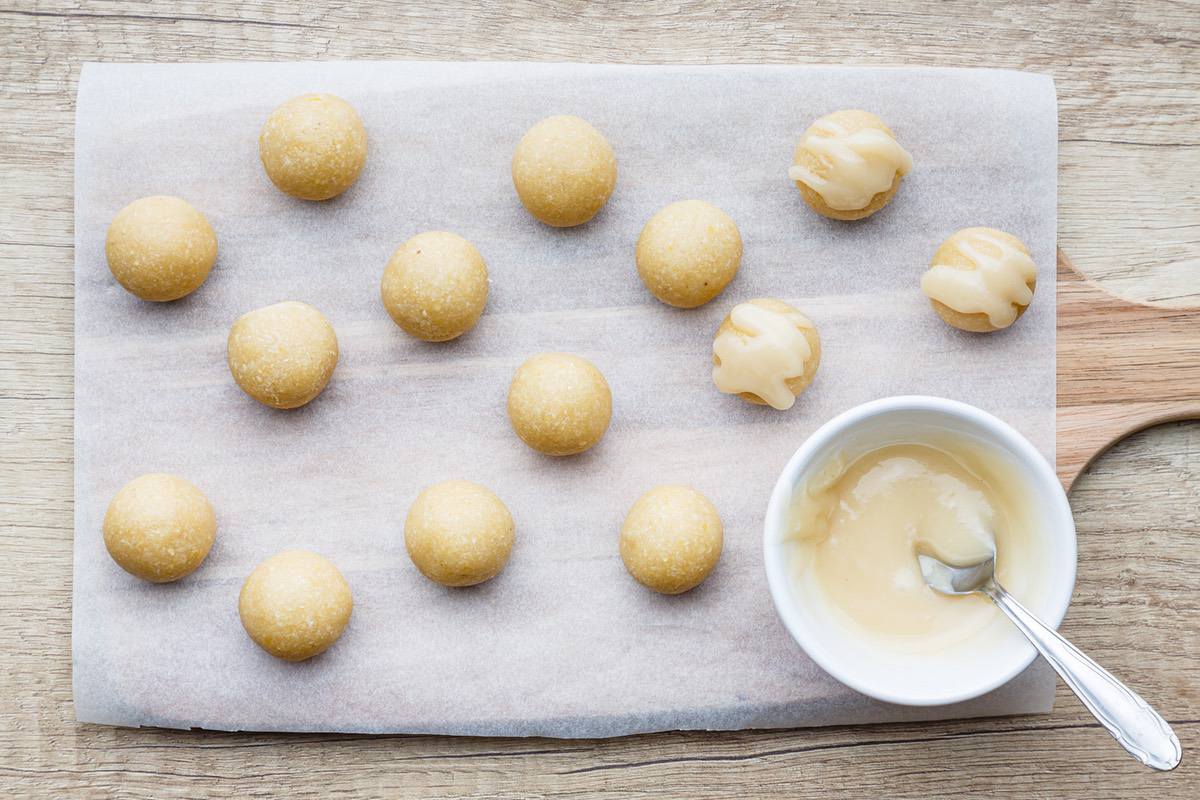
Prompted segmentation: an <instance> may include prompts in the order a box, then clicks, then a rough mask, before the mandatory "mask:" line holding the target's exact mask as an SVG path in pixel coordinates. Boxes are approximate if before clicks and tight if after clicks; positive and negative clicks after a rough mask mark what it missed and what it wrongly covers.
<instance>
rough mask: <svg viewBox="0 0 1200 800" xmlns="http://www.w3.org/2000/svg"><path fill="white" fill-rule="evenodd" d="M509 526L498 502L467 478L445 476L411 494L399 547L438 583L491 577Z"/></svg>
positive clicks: (508, 543) (503, 554) (508, 539)
mask: <svg viewBox="0 0 1200 800" xmlns="http://www.w3.org/2000/svg"><path fill="white" fill-rule="evenodd" d="M513 538H514V527H513V518H512V515H511V514H509V513H508V508H507V507H506V506H505V505H504V502H503V501H502V500H501V499H500V498H499V497H497V496H496V495H495V494H494V493H493V492H492V491H491V490H489V489H487V488H486V487H484V486H480V485H479V484H478V483H471V482H470V481H445V482H443V483H438V484H434V485H433V486H430V487H429V488H427V489H425V490H423V491H422V492H421V493H420V494H419V495H417V499H416V501H415V502H414V503H413V504H412V508H411V509H409V511H408V518H407V519H406V520H405V521H404V546H405V547H406V548H407V549H408V556H409V558H411V559H412V562H413V564H415V565H416V567H417V569H419V570H420V571H421V574H422V575H424V576H425V577H426V578H429V580H431V581H435V582H437V583H440V584H442V585H443V586H474V585H475V584H477V583H483V582H484V581H486V580H489V579H491V578H494V577H496V575H498V574H499V573H500V570H502V569H504V565H505V564H506V563H508V556H509V554H510V553H511V552H512V547H513Z"/></svg>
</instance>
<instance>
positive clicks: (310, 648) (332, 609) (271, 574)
mask: <svg viewBox="0 0 1200 800" xmlns="http://www.w3.org/2000/svg"><path fill="white" fill-rule="evenodd" d="M353 610H354V599H353V598H352V596H351V594H350V585H349V584H348V583H346V579H345V578H343V577H342V573H340V572H338V568H337V567H335V566H334V565H333V564H331V563H330V562H329V561H328V560H327V559H325V558H323V557H321V556H319V555H317V554H316V553H310V552H308V551H305V550H285V551H283V552H282V553H276V554H275V555H273V556H271V557H270V558H268V559H267V560H266V561H264V562H262V563H261V564H259V565H258V566H257V567H255V569H254V571H253V572H251V573H250V577H248V578H246V582H245V583H243V584H242V591H241V594H240V595H238V614H239V615H240V616H241V618H242V627H243V628H245V629H246V633H248V634H250V638H251V639H253V640H254V641H255V642H256V643H257V644H258V646H259V647H261V648H262V649H263V650H266V651H267V652H268V653H270V654H271V655H273V656H275V657H276V658H282V659H284V660H285V661H303V660H304V659H306V658H312V657H313V656H315V655H317V654H318V653H323V652H324V651H326V650H328V649H329V648H330V647H332V646H333V643H334V642H336V641H337V640H338V637H339V636H341V635H342V631H343V630H345V629H346V624H347V623H348V622H349V621H350V612H351V611H353Z"/></svg>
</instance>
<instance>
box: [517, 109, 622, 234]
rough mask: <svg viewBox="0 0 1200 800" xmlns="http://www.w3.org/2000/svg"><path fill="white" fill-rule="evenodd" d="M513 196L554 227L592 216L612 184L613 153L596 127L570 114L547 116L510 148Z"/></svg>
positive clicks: (611, 187)
mask: <svg viewBox="0 0 1200 800" xmlns="http://www.w3.org/2000/svg"><path fill="white" fill-rule="evenodd" d="M512 180H513V186H514V187H515V188H516V190H517V197H519V198H520V199H521V204H522V205H524V206H525V208H526V210H528V211H529V213H530V214H532V215H533V216H534V217H536V218H537V219H538V220H540V221H542V222H544V223H546V224H547V225H553V226H555V227H557V228H563V227H569V226H572V225H582V224H583V223H585V222H587V221H588V220H590V219H591V218H592V217H594V216H596V214H597V212H599V211H600V209H601V208H603V207H604V204H605V203H607V202H608V198H609V197H610V196H611V195H612V193H613V187H615V186H616V185H617V157H616V155H615V154H614V153H613V149H612V146H611V145H609V143H608V140H607V139H605V138H604V135H603V134H601V133H600V131H598V130H596V129H595V128H593V127H592V126H591V125H589V124H588V123H587V122H586V121H584V120H582V119H580V118H579V117H573V116H566V115H563V116H556V117H547V118H546V119H544V120H542V121H541V122H539V123H537V124H536V125H534V126H533V127H532V128H530V129H529V130H528V131H526V132H525V135H524V136H522V137H521V141H519V142H518V143H517V148H516V150H515V151H514V152H513V158H512Z"/></svg>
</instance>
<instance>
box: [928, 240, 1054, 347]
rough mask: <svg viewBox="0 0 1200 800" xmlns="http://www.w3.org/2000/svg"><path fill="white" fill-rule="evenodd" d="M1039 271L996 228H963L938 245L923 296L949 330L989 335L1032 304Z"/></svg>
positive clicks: (1019, 244)
mask: <svg viewBox="0 0 1200 800" xmlns="http://www.w3.org/2000/svg"><path fill="white" fill-rule="evenodd" d="M1036 287H1037V265H1036V264H1034V263H1033V258H1031V257H1030V255H1029V248H1027V247H1026V246H1025V243H1024V242H1022V241H1021V240H1020V239H1018V238H1017V237H1016V236H1013V235H1012V234H1011V233H1005V232H1004V231H998V230H996V229H995V228H963V229H962V230H960V231H956V232H955V233H953V234H951V236H950V238H948V239H946V241H944V242H942V244H941V246H940V247H938V249H937V251H936V252H935V253H934V254H933V260H932V261H930V262H929V269H928V270H926V272H925V274H924V275H923V276H921V291H923V292H924V293H925V296H926V297H928V298H929V301H930V302H931V303H932V304H933V309H934V311H936V312H937V313H938V316H939V317H941V318H942V319H943V320H945V322H946V323H947V324H948V325H953V326H954V327H955V328H958V329H960V330H964V331H970V332H971V333H991V332H993V331H998V330H1001V329H1003V328H1007V327H1008V326H1009V325H1012V324H1013V323H1014V322H1016V321H1017V319H1019V318H1020V316H1021V315H1022V314H1024V313H1025V309H1026V308H1028V306H1029V304H1030V303H1031V302H1032V301H1033V290H1034V289H1035V288H1036Z"/></svg>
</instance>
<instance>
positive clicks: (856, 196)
mask: <svg viewBox="0 0 1200 800" xmlns="http://www.w3.org/2000/svg"><path fill="white" fill-rule="evenodd" d="M792 162H793V163H792V168H791V169H789V170H788V177H789V178H791V179H792V180H793V181H795V182H796V188H798V189H799V190H800V194H801V195H803V197H804V200H805V202H807V203H808V204H809V205H810V206H812V208H813V210H815V211H816V212H817V213H818V214H821V215H822V216H825V217H829V218H830V219H841V220H854V219H863V218H864V217H869V216H871V215H872V214H874V213H875V212H876V211H878V210H879V209H881V208H883V207H884V206H886V205H887V204H888V201H889V200H891V199H892V195H894V194H895V193H896V190H897V189H899V188H900V179H901V178H903V177H904V176H905V175H907V174H908V172H909V171H910V170H911V169H912V156H910V155H909V154H908V151H906V150H905V149H904V148H903V147H901V146H900V145H899V143H897V141H896V137H895V136H894V135H893V134H892V131H891V129H890V128H889V127H888V126H887V125H885V124H883V120H881V119H880V118H879V117H877V116H875V115H874V114H872V113H870V112H868V111H835V112H833V113H832V114H827V115H825V116H824V117H821V118H820V119H818V120H817V121H816V122H814V123H813V124H812V125H810V126H809V128H808V130H806V131H805V132H804V135H803V136H802V137H801V138H800V144H798V145H796V153H795V155H794V156H793V158H792Z"/></svg>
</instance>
